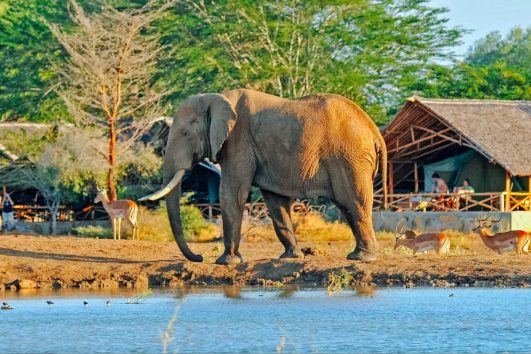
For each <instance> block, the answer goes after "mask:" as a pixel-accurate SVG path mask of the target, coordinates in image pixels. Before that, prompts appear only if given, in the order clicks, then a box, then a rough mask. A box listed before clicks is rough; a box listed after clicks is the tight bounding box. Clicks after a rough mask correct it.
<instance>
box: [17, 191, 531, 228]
mask: <svg viewBox="0 0 531 354" xmlns="http://www.w3.org/2000/svg"><path fill="white" fill-rule="evenodd" d="M382 201H383V196H382V195H381V194H376V195H375V196H374V209H381V205H382ZM388 205H389V210H390V211H419V212H422V211H517V210H523V211H531V193H523V192H511V193H509V194H507V193H506V192H487V193H467V194H456V193H450V194H435V193H398V194H390V195H389V196H388ZM196 206H197V207H198V208H199V209H200V210H201V212H202V213H203V215H204V216H205V218H207V219H208V220H215V219H216V218H217V217H218V216H221V206H220V205H219V204H196ZM292 211H293V212H295V213H299V214H304V213H318V214H321V215H323V216H327V217H330V216H331V215H333V216H334V217H339V215H340V213H339V211H338V210H337V208H336V207H335V206H334V205H332V204H331V203H329V204H318V205H316V204H313V203H312V202H311V201H308V200H300V201H296V202H294V203H293V205H292ZM14 212H15V217H16V218H17V219H19V220H25V221H29V222H43V221H50V219H51V217H50V212H49V211H48V208H47V207H45V206H40V205H39V206H34V205H15V206H14ZM245 213H246V216H247V217H250V218H252V219H255V220H265V219H267V218H268V217H269V212H268V210H267V206H266V204H265V203H263V202H256V203H247V204H246V205H245ZM57 219H58V221H73V220H107V219H108V216H107V213H106V212H105V210H104V209H103V207H102V206H101V205H89V206H87V207H86V208H84V209H83V210H81V211H79V212H77V213H74V212H73V211H72V210H71V209H70V208H68V207H67V206H61V207H60V208H59V213H58V217H57Z"/></svg>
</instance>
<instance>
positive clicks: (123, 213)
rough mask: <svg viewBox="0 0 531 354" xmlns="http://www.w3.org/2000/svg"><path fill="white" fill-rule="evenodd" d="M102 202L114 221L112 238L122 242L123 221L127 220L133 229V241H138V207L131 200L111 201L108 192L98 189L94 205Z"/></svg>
mask: <svg viewBox="0 0 531 354" xmlns="http://www.w3.org/2000/svg"><path fill="white" fill-rule="evenodd" d="M98 202H101V203H102V204H103V207H104V208H105V211H106V212H107V214H109V218H110V219H111V221H112V236H113V238H114V239H115V240H116V236H118V240H121V239H122V238H121V228H122V220H125V222H126V223H127V224H129V226H131V227H132V228H133V240H134V239H135V236H136V238H137V239H138V230H137V220H138V219H137V216H138V205H137V204H136V203H135V202H133V201H132V200H129V199H123V200H109V197H108V196H107V192H106V191H105V190H101V189H98V195H97V196H96V198H95V199H94V203H98Z"/></svg>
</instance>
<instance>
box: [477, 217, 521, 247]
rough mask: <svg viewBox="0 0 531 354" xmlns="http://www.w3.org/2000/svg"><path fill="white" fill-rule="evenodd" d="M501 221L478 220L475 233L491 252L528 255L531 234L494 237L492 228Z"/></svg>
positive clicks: (501, 233)
mask: <svg viewBox="0 0 531 354" xmlns="http://www.w3.org/2000/svg"><path fill="white" fill-rule="evenodd" d="M500 220H501V217H500V219H498V220H494V219H493V217H492V216H487V217H485V218H483V219H480V218H477V219H476V220H475V221H476V225H477V226H476V227H475V228H474V232H475V233H477V234H478V235H479V237H481V240H482V241H483V243H484V244H485V246H487V247H488V248H490V249H491V250H493V251H495V252H498V254H502V253H503V252H511V251H516V253H517V254H528V249H529V244H530V243H531V233H530V232H526V231H522V230H513V231H507V232H500V233H497V234H494V235H492V234H491V233H490V228H491V227H492V226H493V225H494V224H496V223H498V222H499V221H500Z"/></svg>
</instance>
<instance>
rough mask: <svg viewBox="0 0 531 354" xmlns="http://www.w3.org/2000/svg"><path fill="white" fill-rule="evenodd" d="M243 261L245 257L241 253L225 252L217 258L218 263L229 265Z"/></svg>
mask: <svg viewBox="0 0 531 354" xmlns="http://www.w3.org/2000/svg"><path fill="white" fill-rule="evenodd" d="M240 263H243V258H242V256H241V255H239V254H237V255H232V254H229V253H223V254H222V255H221V256H219V258H218V259H216V264H223V265H229V264H240Z"/></svg>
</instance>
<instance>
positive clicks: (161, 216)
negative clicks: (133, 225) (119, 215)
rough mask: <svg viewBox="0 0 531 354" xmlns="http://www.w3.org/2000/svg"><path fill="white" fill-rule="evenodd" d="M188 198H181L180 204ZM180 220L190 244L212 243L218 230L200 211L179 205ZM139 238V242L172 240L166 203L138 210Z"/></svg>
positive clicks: (192, 207)
mask: <svg viewBox="0 0 531 354" xmlns="http://www.w3.org/2000/svg"><path fill="white" fill-rule="evenodd" d="M186 198H189V196H186V195H185V196H183V198H182V199H181V204H183V203H185V202H186ZM181 220H182V223H183V231H184V237H185V239H186V240H187V241H191V242H208V241H212V240H213V239H214V238H215V237H217V236H218V235H219V233H220V230H219V229H218V228H217V227H216V226H215V225H213V224H211V223H209V222H208V221H206V220H205V219H204V218H203V215H202V214H201V211H200V210H199V209H198V208H197V207H195V206H193V205H181ZM138 231H139V236H140V239H141V240H150V241H159V242H171V241H173V240H174V238H173V234H172V231H171V228H170V222H169V220H168V214H167V211H166V203H164V202H162V203H161V204H160V206H159V207H158V208H157V209H154V210H149V209H147V208H140V212H139V229H138Z"/></svg>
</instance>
